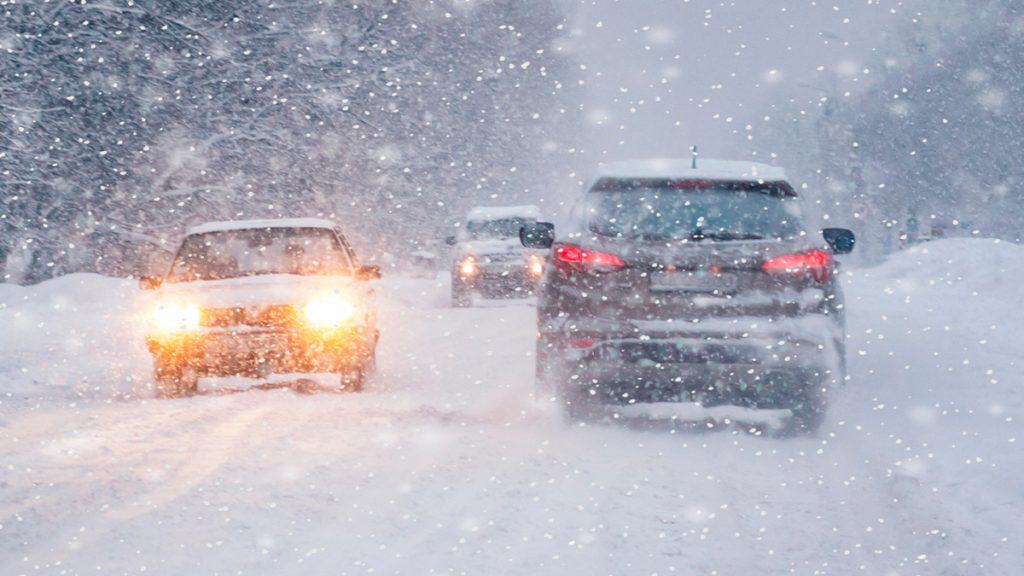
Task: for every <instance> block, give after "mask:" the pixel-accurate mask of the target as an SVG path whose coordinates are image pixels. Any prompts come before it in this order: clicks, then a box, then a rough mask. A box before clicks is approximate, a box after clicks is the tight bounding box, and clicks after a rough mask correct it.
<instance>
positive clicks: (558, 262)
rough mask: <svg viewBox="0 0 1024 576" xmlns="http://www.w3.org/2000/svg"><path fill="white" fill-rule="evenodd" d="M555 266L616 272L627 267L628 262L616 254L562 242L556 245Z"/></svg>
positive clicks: (588, 270) (563, 268) (565, 268)
mask: <svg viewBox="0 0 1024 576" xmlns="http://www.w3.org/2000/svg"><path fill="white" fill-rule="evenodd" d="M555 266H557V267H558V268H560V269H562V270H584V271H587V272H614V271H616V270H621V269H623V268H625V267H626V263H625V262H623V261H622V258H619V257H618V256H616V255H614V254H608V253H605V252H596V251H593V250H585V249H583V248H580V247H579V246H576V245H575V244H562V245H559V246H556V247H555Z"/></svg>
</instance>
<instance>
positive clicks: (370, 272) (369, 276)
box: [356, 264, 380, 280]
mask: <svg viewBox="0 0 1024 576" xmlns="http://www.w3.org/2000/svg"><path fill="white" fill-rule="evenodd" d="M379 279H380V266H377V265H376V264H374V265H372V266H360V267H359V268H358V269H357V270H356V280H379Z"/></svg>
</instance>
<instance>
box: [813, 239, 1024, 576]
mask: <svg viewBox="0 0 1024 576" xmlns="http://www.w3.org/2000/svg"><path fill="white" fill-rule="evenodd" d="M1022 285H1024V246H1019V245H1014V244H1009V243H1006V242H998V241H994V240H983V239H956V240H952V239H951V240H942V241H936V242H932V243H929V244H926V245H923V246H919V247H916V248H914V249H912V250H909V251H906V252H903V253H900V254H897V255H895V256H893V257H892V258H891V259H890V260H889V261H888V262H886V263H884V264H882V265H881V266H878V267H876V268H870V269H862V270H853V271H851V272H849V273H848V274H847V275H846V278H845V286H846V295H847V306H848V319H849V325H848V330H849V333H850V339H849V344H848V348H849V354H850V363H851V372H852V376H853V380H852V382H851V383H850V385H849V386H848V389H847V390H846V392H845V394H844V397H843V398H842V401H841V402H840V403H839V404H838V405H837V406H836V407H835V409H834V410H833V418H834V419H836V420H838V421H839V422H838V424H837V425H836V430H837V435H838V436H839V437H840V438H842V437H844V436H845V437H848V438H851V439H854V440H857V441H859V442H863V443H864V444H866V445H869V446H872V447H873V449H874V450H875V451H877V452H878V453H881V454H885V459H884V460H883V462H882V463H883V464H884V465H885V467H886V471H887V475H888V476H889V477H890V482H891V484H892V489H893V498H894V500H893V502H894V505H895V506H896V507H897V508H896V510H897V512H898V513H900V514H914V513H913V512H911V511H913V510H920V511H927V517H926V518H922V519H921V524H922V528H921V529H922V530H925V529H926V528H925V526H926V525H927V524H931V526H932V527H931V530H934V531H935V532H934V533H933V534H932V540H933V550H932V551H931V554H929V555H928V556H929V559H928V560H927V561H928V562H937V561H938V557H939V556H947V557H949V558H958V559H960V561H961V567H960V568H958V571H959V570H963V572H962V573H990V574H1011V573H1016V571H1017V570H1019V568H1020V566H1021V565H1024V554H1022V553H1021V551H1022V550H1024V549H1022V548H1021V539H1022V537H1024V531H1022V529H1021V525H1020V522H1019V518H1018V516H1019V511H1020V510H1021V507H1022V497H1024V484H1022V482H1021V480H1020V478H1021V474H1022V472H1024V451H1022V450H1021V448H1020V442H1021V439H1020V437H1021V434H1020V421H1021V418H1022V416H1024V414H1022V412H1024V375H1022V370H1021V368H1022V364H1024V347H1022V346H1021V342H1022V341H1024V307H1022V306H1021V302H1022V301H1024V297H1022V296H1021V288H1020V287H1021V286H1022ZM926 533H927V532H926ZM1000 542H1003V543H1004V545H1003V546H1000V545H999V544H998V543H1000ZM1007 542H1009V546H1010V547H1009V548H1006V546H1005V543H1007ZM1014 549H1015V550H1016V552H1015V553H1014V552H1010V551H1011V550H1014ZM998 550H1002V553H998V552H997V551H998ZM1007 552H1010V553H1007ZM982 567H984V569H982ZM939 572H941V571H940V570H935V571H934V572H928V573H939Z"/></svg>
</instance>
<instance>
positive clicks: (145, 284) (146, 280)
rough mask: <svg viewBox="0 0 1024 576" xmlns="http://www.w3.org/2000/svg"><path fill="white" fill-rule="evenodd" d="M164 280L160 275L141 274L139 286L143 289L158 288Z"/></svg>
mask: <svg viewBox="0 0 1024 576" xmlns="http://www.w3.org/2000/svg"><path fill="white" fill-rule="evenodd" d="M163 282H164V279H163V278H161V277H160V276H140V277H139V288H142V289H143V290H156V289H157V288H159V287H160V285H161V284H163Z"/></svg>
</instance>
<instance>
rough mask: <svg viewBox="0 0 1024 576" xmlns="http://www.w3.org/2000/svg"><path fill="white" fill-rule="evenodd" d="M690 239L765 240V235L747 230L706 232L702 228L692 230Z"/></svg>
mask: <svg viewBox="0 0 1024 576" xmlns="http://www.w3.org/2000/svg"><path fill="white" fill-rule="evenodd" d="M690 240H693V241H694V242H700V241H701V240H715V241H718V242H729V241H735V240H764V236H761V235H759V234H750V233H747V232H728V231H724V230H723V231H719V232H705V231H703V230H701V229H700V228H698V229H696V230H694V231H693V232H690Z"/></svg>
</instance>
